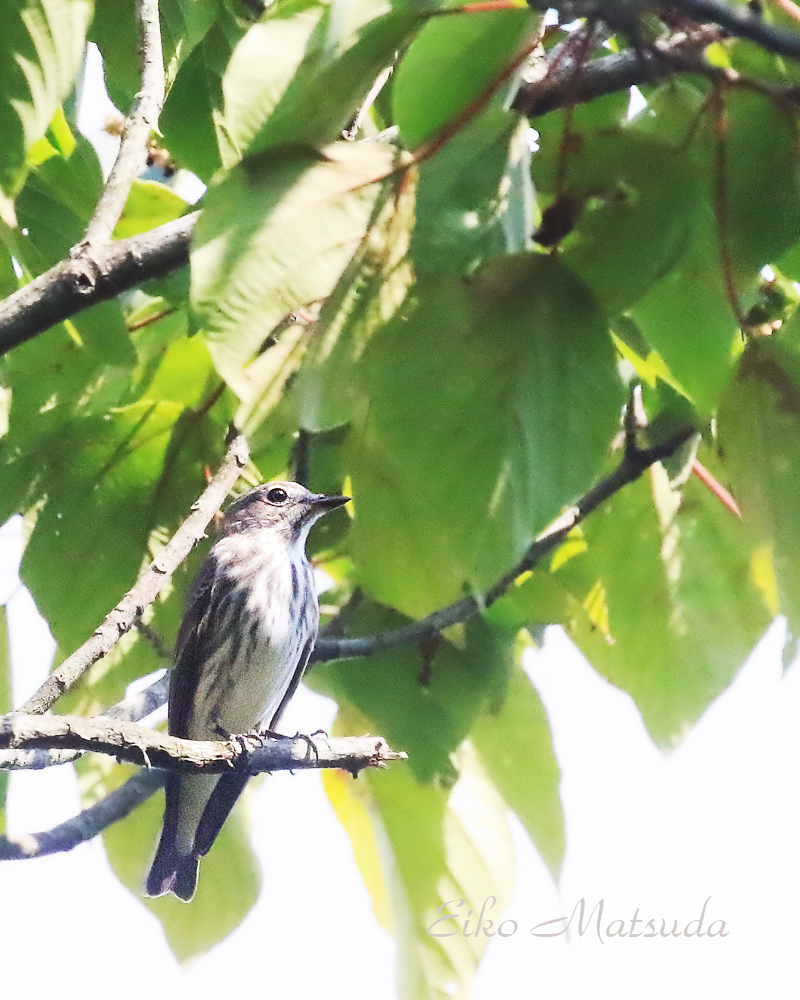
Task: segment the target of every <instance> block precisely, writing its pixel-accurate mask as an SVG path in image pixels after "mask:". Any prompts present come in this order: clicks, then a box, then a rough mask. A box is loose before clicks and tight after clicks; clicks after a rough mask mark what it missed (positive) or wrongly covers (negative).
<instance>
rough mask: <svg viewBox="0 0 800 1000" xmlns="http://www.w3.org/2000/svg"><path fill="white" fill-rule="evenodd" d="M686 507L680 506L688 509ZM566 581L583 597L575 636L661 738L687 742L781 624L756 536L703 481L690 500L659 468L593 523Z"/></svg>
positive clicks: (689, 491) (688, 490)
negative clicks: (760, 582) (758, 561)
mask: <svg viewBox="0 0 800 1000" xmlns="http://www.w3.org/2000/svg"><path fill="white" fill-rule="evenodd" d="M678 504H680V506H678ZM583 531H584V535H585V539H586V542H587V546H588V547H587V549H586V550H585V552H584V553H583V554H581V555H579V556H577V557H576V558H573V559H571V560H569V561H568V562H567V563H566V564H565V565H564V566H563V568H562V569H560V570H558V572H557V573H556V579H557V580H559V581H560V582H561V583H562V585H563V586H565V587H566V588H567V589H568V590H569V591H570V592H571V593H572V594H573V595H574V597H575V601H576V603H575V605H574V617H573V620H572V622H571V623H570V625H569V627H568V629H567V631H568V633H569V634H570V635H571V637H572V638H573V640H574V641H575V642H576V643H577V644H578V646H579V647H580V649H581V650H582V651H583V653H584V655H585V656H586V657H587V659H588V660H589V662H590V663H592V665H593V666H594V667H595V669H596V670H598V672H599V673H601V674H602V675H603V676H604V677H606V678H608V680H610V681H611V682H612V684H615V685H616V686H617V687H620V688H622V690H623V691H627V693H628V694H629V695H630V696H631V697H632V698H633V700H634V701H635V702H636V705H637V707H638V709H639V711H640V712H641V713H642V718H643V719H644V723H645V725H646V726H647V728H648V730H649V731H650V733H651V735H652V736H653V738H654V739H655V740H656V741H657V742H659V743H661V744H669V743H672V742H675V741H677V740H678V739H680V738H681V737H682V736H683V735H684V734H685V732H686V731H687V729H688V728H689V726H691V725H692V724H693V723H694V722H695V721H696V720H697V719H698V718H699V716H700V715H701V713H702V712H703V711H704V710H705V709H706V708H707V707H708V705H709V704H710V703H711V702H712V701H713V700H714V699H715V698H716V697H717V696H718V695H719V694H720V693H721V692H722V691H723V690H724V689H725V688H726V687H727V686H728V684H730V682H731V681H732V680H733V678H734V677H735V675H736V673H737V671H738V670H739V668H740V667H741V666H742V664H743V662H744V660H745V658H746V657H747V656H748V654H749V653H750V651H751V650H752V648H753V645H754V644H755V642H756V641H757V640H758V639H759V638H760V636H761V634H762V633H763V632H764V630H765V629H766V627H767V625H768V624H769V622H770V620H771V617H772V615H771V613H770V610H769V609H768V607H767V604H766V602H765V600H764V594H763V591H762V590H760V589H759V587H758V586H757V585H756V583H755V582H753V579H752V573H753V568H754V558H755V554H754V552H753V546H752V542H751V540H750V537H749V534H748V533H747V532H746V531H745V530H744V528H743V527H742V523H741V521H739V520H738V519H737V518H736V517H734V516H733V515H732V514H731V512H730V511H729V510H728V509H727V508H726V507H724V506H723V505H722V504H721V503H720V502H719V500H718V499H717V498H716V497H715V496H713V495H712V494H711V493H710V492H709V491H708V490H707V489H706V488H705V487H704V486H702V484H700V483H699V481H697V480H696V479H691V480H690V481H689V482H688V483H687V485H686V487H685V489H684V493H683V495H682V496H681V495H680V494H679V493H677V492H674V491H672V490H670V488H669V484H668V480H667V475H666V472H665V471H664V470H663V469H662V468H661V467H660V466H654V467H653V470H652V472H651V473H650V475H649V476H644V477H642V478H641V479H639V480H637V481H636V482H634V483H631V484H629V485H628V486H626V487H625V489H624V490H621V491H620V492H619V493H617V494H616V495H615V496H613V497H612V498H611V500H610V501H609V502H608V503H606V504H604V505H603V507H602V508H601V509H600V510H598V511H596V512H595V513H594V514H593V515H592V517H591V518H589V519H587V521H586V522H585V523H584V525H583Z"/></svg>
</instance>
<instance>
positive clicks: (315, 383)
mask: <svg viewBox="0 0 800 1000" xmlns="http://www.w3.org/2000/svg"><path fill="white" fill-rule="evenodd" d="M414 197H415V187H414V183H413V180H412V179H411V178H410V177H408V176H407V177H405V178H403V180H402V181H401V182H400V183H399V184H397V185H394V186H389V185H387V186H386V187H385V188H384V191H383V193H382V195H381V197H380V198H379V199H378V200H377V202H376V204H375V210H374V212H373V219H372V220H371V222H370V224H369V229H368V234H367V237H366V239H364V240H363V241H362V243H361V245H360V246H359V247H358V249H357V250H356V252H355V254H354V256H353V258H352V260H351V261H350V263H349V264H348V265H347V267H346V268H345V270H344V271H343V272H342V276H341V278H340V279H339V281H338V282H337V285H336V288H335V289H334V290H333V292H331V294H330V295H329V296H328V298H327V299H326V301H325V302H324V303H323V306H322V309H321V310H320V314H319V318H318V319H317V321H316V323H315V324H314V329H313V331H312V335H311V340H310V342H309V349H308V353H307V355H306V357H305V359H304V360H303V364H302V367H301V368H300V370H299V371H298V373H297V378H296V379H295V381H294V383H293V386H292V398H293V401H294V402H295V405H296V407H297V411H298V421H299V423H300V425H301V426H302V427H303V428H305V429H306V430H313V431H319V430H327V429H330V428H332V427H337V426H340V425H342V424H344V423H346V422H347V421H349V420H351V419H352V417H353V416H354V414H355V412H356V409H357V406H358V403H359V402H360V400H361V395H360V394H359V389H358V380H357V378H356V366H357V363H358V360H359V358H360V357H361V355H362V353H363V352H364V348H365V347H366V345H367V344H368V343H369V339H370V337H371V336H372V335H373V334H374V333H375V331H376V330H378V329H380V327H381V326H383V325H384V323H387V322H388V321H389V320H390V319H391V318H392V316H394V314H395V312H396V311H397V309H398V308H399V306H400V304H401V303H402V301H403V299H404V298H405V296H406V293H407V291H408V288H409V286H410V285H411V284H412V283H413V272H412V269H411V266H410V264H409V262H408V261H407V260H406V259H405V258H406V254H407V252H408V247H409V242H410V237H411V231H412V229H413V228H414Z"/></svg>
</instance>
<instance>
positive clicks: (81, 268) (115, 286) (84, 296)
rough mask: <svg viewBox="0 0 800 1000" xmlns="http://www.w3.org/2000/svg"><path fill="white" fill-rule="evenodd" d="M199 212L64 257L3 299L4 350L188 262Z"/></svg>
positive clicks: (0, 345)
mask: <svg viewBox="0 0 800 1000" xmlns="http://www.w3.org/2000/svg"><path fill="white" fill-rule="evenodd" d="M199 214H200V213H199V212H192V213H191V214H190V215H184V216H182V217H181V218H180V219H175V221H174V222H167V223H165V224H164V225H163V226H159V227H158V228H157V229H151V230H150V231H149V232H147V233H141V234H140V235H139V236H129V237H128V238H127V239H124V240H116V241H115V242H113V243H108V244H106V245H105V246H95V247H90V248H88V249H87V250H86V251H85V252H84V253H82V254H81V255H80V256H79V257H75V258H69V259H67V260H62V261H61V262H60V263H58V264H56V265H55V266H54V267H51V268H50V270H49V271H45V272H44V274H40V275H39V277H38V278H34V279H33V281H31V282H29V283H28V284H27V285H25V286H24V287H23V288H20V289H19V291H18V292H14V294H13V295H9V296H8V298H7V299H4V300H3V301H2V302H0V354H5V353H6V352H7V351H10V350H11V348H12V347H16V346H17V345H18V344H23V343H24V342H25V341H26V340H31V339H32V338H33V337H36V336H38V335H39V334H40V333H44V331H45V330H49V329H50V327H51V326H54V325H55V324H56V323H61V322H63V321H64V320H65V319H69V318H70V316H75V315H76V314H77V313H79V312H82V311H83V310H84V309H88V308H89V307H90V306H94V305H97V303H98V302H105V301H107V300H108V299H113V298H116V296H117V295H119V294H120V293H121V292H126V291H128V290H129V289H131V288H135V287H136V286H137V285H140V284H141V283H142V282H143V281H147V280H148V279H150V278H161V277H163V276H164V275H165V274H169V273H170V271H174V270H176V269H177V268H179V267H183V265H184V264H188V263H189V242H190V241H191V238H192V232H193V231H194V226H195V223H196V222H197V218H198V216H199Z"/></svg>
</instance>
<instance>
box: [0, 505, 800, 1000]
mask: <svg viewBox="0 0 800 1000" xmlns="http://www.w3.org/2000/svg"><path fill="white" fill-rule="evenodd" d="M20 549H21V542H20V538H19V520H18V519H17V520H16V521H13V522H10V523H9V525H7V526H6V527H5V528H3V529H2V530H0V601H2V600H5V599H6V598H7V597H8V595H9V594H12V596H11V597H10V599H9V600H8V608H9V617H10V627H11V630H12V642H13V651H14V657H15V664H14V666H15V702H16V703H19V702H20V701H21V700H23V699H24V698H25V697H26V695H27V694H28V693H30V691H31V690H33V688H34V687H35V686H36V684H38V683H39V681H40V680H41V679H42V678H43V677H44V676H45V674H46V671H47V668H48V658H49V652H50V651H51V650H52V646H51V640H50V639H49V633H48V632H47V627H46V625H45V624H44V622H42V621H41V619H38V618H37V616H36V614H35V611H34V609H33V607H32V602H31V600H30V597H29V596H28V595H27V594H26V592H25V591H24V590H23V589H20V587H19V584H18V583H17V581H16V578H15V575H14V567H15V563H16V561H17V560H18V558H19V553H20ZM782 636H783V625H782V623H781V622H777V623H776V624H775V625H774V626H773V627H772V629H771V630H770V631H769V633H768V634H767V636H766V637H765V638H764V639H763V640H762V642H761V643H760V645H759V647H758V648H757V651H756V653H755V655H753V656H752V657H751V659H750V660H749V662H748V664H747V665H746V666H745V668H744V669H743V670H742V671H741V673H740V674H739V676H738V677H737V679H736V681H735V682H734V684H733V685H732V686H731V687H730V688H729V690H728V691H727V692H725V693H724V694H723V695H722V696H721V697H720V698H719V699H718V700H717V702H716V703H715V704H714V705H712V706H711V708H710V709H709V710H708V711H707V712H706V714H705V715H704V716H703V718H702V719H701V720H700V721H699V723H698V724H697V725H696V726H695V727H694V729H693V730H692V732H691V733H690V734H689V735H688V736H687V738H686V739H685V740H684V742H683V743H682V745H681V746H680V747H679V748H678V749H677V750H675V751H673V752H672V753H670V754H663V753H661V752H660V751H658V750H657V749H656V748H655V747H654V746H653V744H652V742H651V741H650V739H649V737H648V736H647V733H646V732H645V729H644V727H643V725H642V721H641V718H640V716H639V714H638V712H637V710H636V708H635V706H634V705H633V703H632V702H631V700H630V699H629V698H628V697H627V696H626V695H624V694H622V693H621V692H619V691H618V690H616V689H615V688H613V687H611V685H609V684H607V683H606V682H605V681H604V680H602V679H601V678H599V677H598V676H597V675H596V674H595V673H594V671H593V670H592V669H591V668H590V667H589V666H588V664H587V663H586V662H585V661H584V660H583V658H582V657H581V656H580V655H579V654H578V653H577V652H576V651H575V650H574V648H573V647H572V646H571V644H570V643H569V641H568V640H567V639H566V638H565V637H564V635H563V633H561V632H560V631H559V630H558V629H551V630H549V632H548V635H547V641H546V643H545V647H544V649H543V650H542V651H541V652H538V653H533V654H532V655H531V657H530V661H529V664H528V667H529V672H530V675H531V677H532V679H533V681H534V683H535V685H536V687H537V689H538V690H539V692H540V694H541V696H542V698H543V700H544V703H545V706H546V708H547V711H548V715H549V717H550V720H551V724H552V728H553V733H554V739H555V748H556V754H557V756H558V759H559V763H560V765H561V769H562V798H563V802H564V808H565V814H566V824H567V856H566V860H565V864H564V871H563V874H562V878H561V881H560V885H559V886H556V885H555V884H554V883H553V881H552V879H551V878H550V876H549V875H548V873H547V871H546V869H545V867H544V865H543V863H542V862H541V860H540V859H539V857H538V855H537V854H536V852H535V850H534V849H533V847H532V846H531V844H530V842H529V841H528V839H527V837H526V835H525V834H524V832H522V830H521V828H519V827H518V826H515V834H516V836H515V840H516V846H517V850H518V865H519V882H518V888H517V892H516V895H515V897H514V899H513V901H512V903H511V904H510V906H509V907H508V910H507V911H506V913H505V917H506V918H507V919H513V920H516V921H517V924H518V926H519V929H518V930H517V932H516V933H515V934H513V935H512V936H511V937H508V938H505V939H502V940H501V939H498V938H496V939H495V940H493V941H492V943H491V944H490V946H489V949H488V952H487V955H486V958H485V959H484V963H483V966H482V968H481V970H480V972H479V975H478V981H477V984H476V988H475V993H474V996H475V997H476V998H477V1000H489V998H492V1000H494V998H496V997H497V996H511V995H513V996H518V995H520V994H521V995H523V996H534V995H537V996H538V995H542V996H559V997H566V998H573V997H575V998H577V997H584V996H593V997H605V996H614V997H615V998H617V1000H634V998H636V1000H638V998H639V997H641V996H643V995H644V996H647V997H648V1000H660V998H662V997H664V998H666V997H673V996H676V995H677V996H682V997H690V998H694V997H701V996H731V997H745V996H747V997H753V996H756V995H758V996H769V997H770V998H771V1000H774V998H782V997H796V996H797V993H798V973H797V963H796V960H795V958H794V952H795V945H796V939H797V934H798V931H800V918H799V917H798V915H797V912H796V907H795V900H796V898H797V895H798V890H800V860H798V850H797V845H798V843H799V842H800V807H798V788H799V787H800V735H799V734H798V725H797V719H798V716H800V668H799V667H798V665H797V664H794V665H793V666H792V667H791V668H790V669H789V670H788V672H787V673H786V674H783V672H782V667H781V659H780V649H781V641H782ZM331 718H332V705H331V703H330V702H328V701H327V700H326V699H324V698H320V697H319V696H317V695H314V694H312V693H311V692H308V691H304V692H303V693H302V694H301V695H299V696H298V698H297V699H296V700H295V702H294V703H293V705H292V708H291V712H290V714H289V715H288V716H287V718H286V722H285V727H286V731H295V729H297V730H300V731H303V732H311V731H314V730H315V729H318V728H326V727H328V726H329V725H330V722H331ZM77 809H78V797H77V791H76V788H75V780H74V776H73V774H72V772H71V770H70V769H69V768H68V767H62V768H53V769H51V770H49V771H46V772H38V773H29V774H20V773H15V774H13V775H12V783H11V796H10V803H9V813H10V815H9V822H10V826H11V828H12V831H14V832H21V831H23V830H39V829H44V828H47V827H49V826H51V825H53V824H55V823H57V822H59V821H60V820H62V819H64V818H66V817H67V816H69V815H71V814H72V813H73V812H75V811H76V810H77ZM253 831H254V833H253V837H254V843H255V847H256V850H257V853H258V856H259V859H260V862H261V865H262V867H263V870H264V889H263V892H262V895H261V898H260V900H259V902H258V904H257V906H256V907H255V909H254V910H253V911H252V912H251V914H250V915H249V916H248V918H247V919H246V921H245V922H244V924H243V925H242V926H241V927H240V928H239V929H238V930H237V931H236V932H234V934H233V935H232V936H231V937H230V938H228V940H226V941H225V942H223V943H222V944H221V945H220V946H218V947H217V948H216V949H214V950H213V951H212V952H211V953H209V954H208V955H207V956H205V957H204V958H202V959H200V960H198V961H197V962H195V963H194V965H192V966H191V967H189V968H188V969H187V970H181V969H180V968H179V967H178V965H177V963H176V962H175V961H174V959H173V958H172V956H171V954H170V952H169V950H168V949H167V946H166V944H165V941H164V938H163V935H162V932H161V929H160V925H159V924H158V922H157V921H156V920H155V918H154V917H152V916H151V915H150V914H149V913H148V911H146V910H145V909H144V907H143V906H141V905H139V903H138V902H137V901H136V899H134V898H133V897H132V896H131V895H130V894H129V893H128V892H127V891H126V890H124V889H122V888H121V887H120V886H119V885H118V883H117V882H116V880H115V879H114V876H113V875H112V874H111V872H110V869H109V868H108V865H107V862H106V860H105V856H104V853H103V848H102V845H101V843H100V842H94V843H92V844H88V845H85V846H83V847H81V848H78V849H77V850H75V851H73V852H71V853H70V854H67V855H62V856H57V857H52V858H43V859H41V860H38V861H29V862H17V863H6V864H4V865H2V866H0V898H1V899H2V900H3V906H2V908H0V940H2V941H3V945H4V947H3V953H4V963H3V972H4V976H5V977H9V976H10V977H11V980H10V981H11V982H13V981H14V975H15V973H16V974H17V975H19V976H20V977H21V976H22V975H23V973H24V974H25V975H26V976H28V975H30V972H31V964H30V963H31V962H32V961H35V958H34V955H35V950H38V949H39V948H40V946H41V938H40V936H39V934H34V933H33V929H34V928H41V920H42V915H43V913H46V912H50V911H51V908H52V906H53V903H54V901H55V900H56V899H58V900H59V901H60V902H65V901H67V900H69V909H68V911H67V910H64V911H63V912H64V913H65V919H63V920H62V919H60V918H59V917H58V916H57V917H56V923H57V931H56V933H55V934H53V935H51V936H50V937H49V939H48V945H47V949H48V961H47V963H46V964H44V965H43V966H42V967H39V968H37V978H38V980H39V985H40V988H41V991H42V992H44V991H45V990H48V991H49V990H56V989H58V990H59V991H60V992H61V993H62V994H64V995H70V994H71V993H72V991H73V990H74V991H76V992H77V991H78V990H81V989H83V988H84V987H85V984H86V971H87V967H86V965H85V961H86V948H87V945H90V946H91V949H92V969H93V974H94V977H96V979H97V980H99V981H107V982H113V983H114V993H115V996H117V997H119V998H121V1000H125V998H127V997H133V996H134V995H137V996H138V995H141V991H142V990H143V989H144V990H147V989H149V988H150V987H151V984H153V983H159V990H158V994H157V995H167V992H168V995H169V996H170V997H171V998H172V1000H184V998H185V1000H190V998H191V1000H204V998H206V997H208V998H215V1000H218V998H219V997H220V996H221V995H223V993H224V994H225V995H228V996H231V995H236V994H237V993H239V992H245V991H248V990H252V989H253V987H254V985H255V984H257V983H267V984H268V985H269V990H270V995H273V996H278V995H281V994H285V993H291V995H293V996H314V995H317V996H319V995H324V996H325V997H326V998H328V1000H350V998H352V997H369V998H370V1000H391V998H393V997H395V995H396V994H395V989H394V946H393V943H392V941H391V939H390V938H389V937H388V936H387V935H386V934H385V932H384V931H383V930H382V929H381V928H380V927H379V926H378V925H377V923H376V922H375V920H374V918H373V916H372V912H371V907H370V902H369V898H368V896H367V894H366V892H365V890H364V889H363V886H362V884H361V882H360V878H359V875H358V872H357V870H356V867H355V864H354V862H353V858H352V854H351V852H350V847H349V842H348V841H347V838H346V837H345V835H344V833H343V831H342V829H341V827H340V826H339V824H338V822H337V821H336V819H335V817H334V816H333V813H332V810H331V808H330V806H329V805H328V802H327V799H326V798H325V795H324V793H323V791H322V787H321V782H320V780H319V776H318V775H317V774H313V773H304V774H298V775H294V776H292V775H277V776H274V777H273V778H271V779H269V780H268V781H266V782H264V784H263V786H262V787H261V788H260V789H259V790H258V792H257V793H256V795H255V796H254V797H253ZM709 896H710V897H711V899H710V902H709V903H708V906H707V908H706V917H705V924H704V929H705V930H708V929H709V926H710V925H711V924H712V921H719V920H724V921H725V928H724V929H725V931H726V933H727V935H728V936H727V937H724V938H722V937H714V938H709V937H707V936H705V937H703V938H695V937H693V938H684V937H680V938H677V939H676V938H668V939H662V938H656V939H646V938H644V937H641V938H635V939H633V938H624V939H617V938H611V939H608V938H606V939H605V942H604V943H602V944H601V943H600V941H598V939H597V937H596V935H595V933H594V926H595V925H594V924H592V931H591V932H589V933H586V934H585V935H584V936H583V937H582V938H580V937H579V936H578V935H577V933H575V930H576V928H575V924H573V931H572V940H571V941H567V939H566V936H565V935H562V936H560V937H553V938H542V937H539V938H537V937H532V936H531V935H530V934H529V930H530V928H532V927H534V926H535V925H537V924H540V923H542V922H544V921H547V920H553V919H554V918H557V917H559V916H562V915H564V914H569V913H571V912H572V910H573V908H574V907H575V905H576V903H577V902H578V901H579V900H580V899H581V898H584V899H585V901H586V904H587V913H588V912H590V911H591V909H592V908H593V907H594V906H595V904H597V903H598V902H599V901H600V900H601V899H602V900H603V901H604V916H603V926H604V927H607V926H608V924H609V923H610V922H611V921H614V920H622V921H624V923H625V930H626V932H627V931H628V930H630V922H631V919H632V918H633V917H634V915H635V911H636V909H637V907H638V910H639V913H638V918H639V919H641V920H642V921H643V923H642V924H638V925H635V930H636V931H638V932H642V931H644V930H645V926H646V921H647V920H649V919H651V918H652V919H655V921H656V928H657V929H660V927H661V918H662V917H663V918H665V919H666V921H667V928H668V929H669V928H671V927H672V924H673V921H674V920H677V921H678V926H679V928H680V929H682V928H683V927H685V926H686V924H687V923H689V921H692V920H695V919H697V918H698V917H699V916H700V911H701V909H702V907H703V903H704V902H705V900H706V899H707V898H708V897H709ZM67 914H68V916H67ZM510 928H511V925H510V924H509V925H507V926H506V929H507V930H509V929H510ZM714 929H715V930H716V931H719V930H721V929H722V928H721V925H720V924H718V923H717V924H716V925H715V926H714ZM545 930H547V928H545ZM144 955H146V956H147V958H146V960H143V959H142V958H141V956H144ZM137 956H138V957H137ZM121 969H124V970H125V973H124V975H122V976H121V975H120V970H121ZM6 981H9V980H8V978H7V979H6Z"/></svg>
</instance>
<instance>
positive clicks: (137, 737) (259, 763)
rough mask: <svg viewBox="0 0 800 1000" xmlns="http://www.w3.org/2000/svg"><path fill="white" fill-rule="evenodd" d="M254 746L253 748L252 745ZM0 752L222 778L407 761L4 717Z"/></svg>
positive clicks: (252, 739)
mask: <svg viewBox="0 0 800 1000" xmlns="http://www.w3.org/2000/svg"><path fill="white" fill-rule="evenodd" d="M251 744H252V745H251ZM0 747H2V748H4V749H9V750H38V749H43V750H81V751H84V752H85V751H92V752H94V753H104V754H109V755H111V756H113V757H116V758H117V759H118V760H120V761H124V762H126V763H128V764H144V765H145V766H146V767H147V768H148V769H150V768H153V767H155V768H159V769H160V770H165V771H180V772H182V773H189V774H223V773H224V772H226V771H228V770H229V769H230V768H232V767H234V768H237V769H244V770H246V771H247V772H248V773H250V774H261V773H263V772H266V771H300V770H308V769H311V768H323V767H339V768H344V769H345V770H347V771H350V772H351V773H352V774H358V772H359V771H361V770H363V769H364V768H365V767H381V766H383V765H384V764H387V763H389V762H390V761H394V760H403V759H404V758H405V756H406V755H405V754H404V753H399V752H397V751H395V750H392V749H391V748H390V747H389V746H388V744H387V743H386V741H385V740H384V739H383V738H382V737H380V736H360V737H357V736H350V737H336V738H334V737H329V736H325V735H322V734H321V735H320V736H318V737H317V739H316V740H314V739H312V738H311V737H305V736H280V737H273V736H270V737H260V736H244V737H232V738H230V739H227V740H185V739H181V738H179V737H177V736H170V735H169V734H167V733H162V732H159V731H158V730H156V729H148V728H147V727H146V726H139V725H137V724H136V723H134V722H118V721H117V720H115V719H109V718H108V717H107V716H102V715H98V716H95V717H94V718H91V719H86V718H84V717H83V716H80V715H48V716H41V715H25V714H22V713H20V712H13V713H11V714H10V715H3V716H0Z"/></svg>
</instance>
